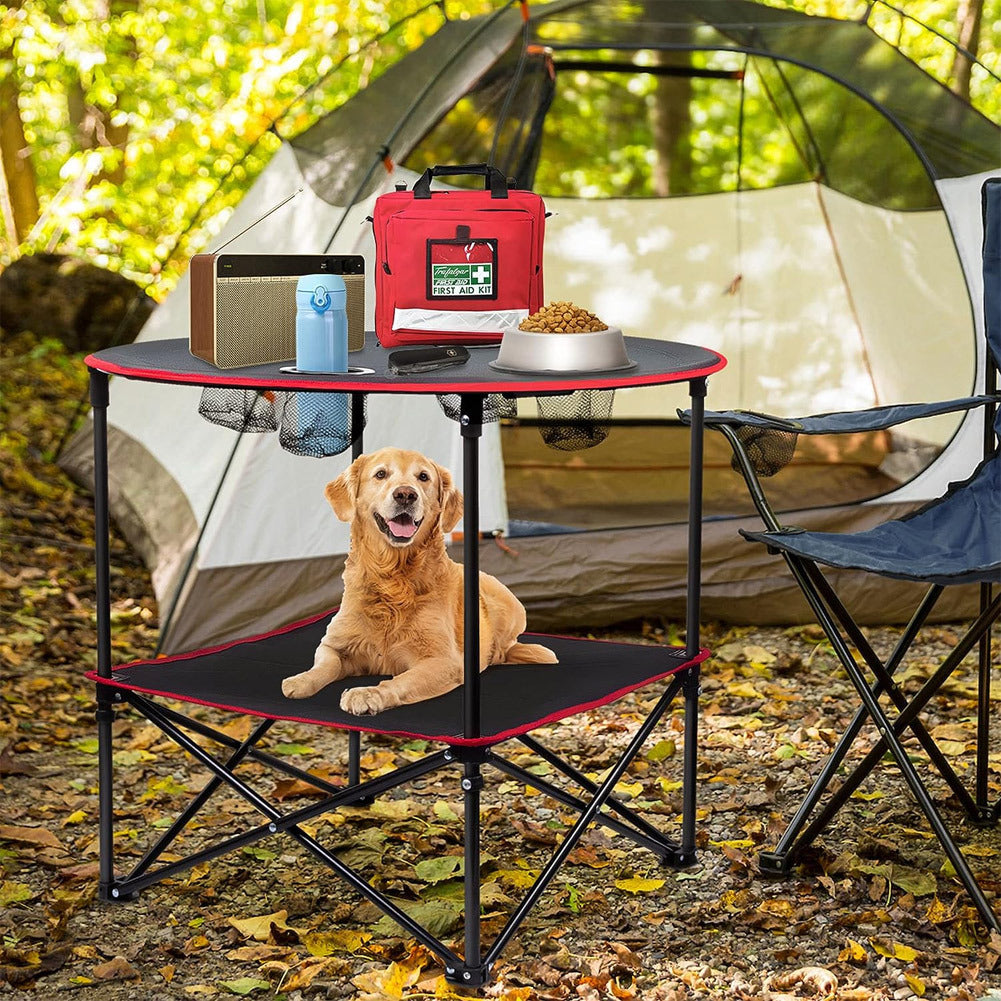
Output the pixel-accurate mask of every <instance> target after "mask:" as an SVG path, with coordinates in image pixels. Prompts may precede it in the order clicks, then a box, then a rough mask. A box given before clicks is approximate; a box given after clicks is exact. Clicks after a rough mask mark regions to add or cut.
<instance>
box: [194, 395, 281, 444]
mask: <svg viewBox="0 0 1001 1001" xmlns="http://www.w3.org/2000/svg"><path fill="white" fill-rule="evenodd" d="M284 396H285V393H280V392H273V391H270V390H266V391H264V392H260V391H258V390H256V389H221V388H219V387H215V386H206V387H205V389H203V390H202V396H201V399H200V400H199V401H198V413H200V414H201V415H202V417H204V418H205V420H207V421H209V422H210V423H212V424H218V425H219V426H220V427H224V428H229V429H230V430H231V431H247V432H250V433H251V434H262V433H264V432H267V431H277V430H278V414H279V413H280V412H281V409H282V406H283V405H284V399H283V397H284Z"/></svg>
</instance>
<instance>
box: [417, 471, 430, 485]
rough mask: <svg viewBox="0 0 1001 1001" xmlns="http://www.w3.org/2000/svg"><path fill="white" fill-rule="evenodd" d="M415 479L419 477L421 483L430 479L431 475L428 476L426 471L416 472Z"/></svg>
mask: <svg viewBox="0 0 1001 1001" xmlns="http://www.w3.org/2000/svg"><path fill="white" fill-rule="evenodd" d="M417 479H419V480H420V481H421V483H427V481H428V480H430V479H431V477H430V476H428V474H427V473H418V474H417Z"/></svg>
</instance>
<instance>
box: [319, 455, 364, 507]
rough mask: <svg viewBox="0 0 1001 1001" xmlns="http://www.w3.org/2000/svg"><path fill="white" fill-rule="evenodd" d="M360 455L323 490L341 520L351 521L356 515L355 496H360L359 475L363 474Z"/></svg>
mask: <svg viewBox="0 0 1001 1001" xmlns="http://www.w3.org/2000/svg"><path fill="white" fill-rule="evenodd" d="M363 458H364V456H359V457H358V458H357V459H355V461H354V462H352V463H351V465H350V466H348V468H347V469H345V470H344V472H343V473H341V475H340V476H338V477H337V479H336V480H332V481H331V482H330V483H328V484H327V485H326V487H324V489H323V492H324V494H325V495H326V497H327V500H328V501H329V502H330V506H331V507H332V508H333V509H334V514H336V515H337V517H338V518H340V519H341V521H350V520H351V519H352V518H353V517H354V516H355V498H356V497H357V496H358V477H359V476H360V474H361V461H362V459H363Z"/></svg>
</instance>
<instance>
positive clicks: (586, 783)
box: [519, 678, 679, 853]
mask: <svg viewBox="0 0 1001 1001" xmlns="http://www.w3.org/2000/svg"><path fill="white" fill-rule="evenodd" d="M672 684H673V685H674V688H675V690H677V687H678V684H679V682H678V681H677V678H675V680H674V681H673V682H672ZM519 740H520V741H521V742H522V743H523V744H524V745H525V746H526V747H527V748H528V749H529V750H530V751H533V752H534V753H535V754H537V755H538V756H539V757H540V758H542V760H543V761H546V762H548V763H549V764H551V765H552V766H553V767H554V768H555V769H557V771H560V772H562V773H563V774H564V775H566V777H567V778H569V779H573V781H574V782H576V783H577V785H579V786H580V787H581V789H583V790H584V791H585V792H588V793H590V794H591V795H592V796H593V795H595V793H597V791H598V785H597V783H595V782H592V781H591V780H590V779H589V778H588V777H587V776H586V775H583V774H582V773H581V772H580V771H578V770H577V769H576V768H574V767H573V766H572V765H570V764H569V763H568V762H566V761H564V760H563V759H562V758H561V757H560V756H559V755H558V754H553V752H552V751H550V750H548V748H546V747H543V745H542V744H540V743H539V742H538V741H537V740H536V739H535V738H534V737H530V736H529V735H528V734H527V733H526V734H524V735H523V736H522V737H520V738H519ZM525 781H526V782H528V783H529V785H532V784H534V783H535V782H536V781H537V776H534V775H527V777H526V779H525ZM537 788H539V789H541V788H542V786H537ZM606 805H607V806H608V808H609V809H610V810H614V811H615V812H616V813H617V814H618V815H619V816H620V817H622V818H624V819H625V820H628V821H629V823H630V824H632V826H633V827H635V828H636V829H637V830H638V831H640V832H642V833H643V834H645V835H646V836H647V838H648V839H649V840H650V841H651V842H654V843H657V842H661V847H662V848H669V849H670V851H671V852H672V853H673V852H674V851H675V850H676V849H677V847H678V846H677V845H675V844H673V843H672V844H670V845H664V844H663V840H664V836H663V835H662V834H661V832H660V831H658V830H657V828H656V827H654V826H653V824H651V823H649V822H648V821H646V820H644V819H643V818H642V817H641V816H639V815H638V814H637V813H635V812H633V811H632V810H630V809H629V807H627V806H625V805H624V804H623V803H621V802H620V801H619V800H617V799H616V798H615V797H614V796H609V797H608V800H607V804H606ZM627 830H628V828H627ZM654 850H656V849H654Z"/></svg>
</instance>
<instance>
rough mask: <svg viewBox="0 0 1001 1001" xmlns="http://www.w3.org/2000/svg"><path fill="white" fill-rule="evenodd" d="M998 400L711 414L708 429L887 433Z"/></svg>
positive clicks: (686, 416) (683, 414) (686, 417)
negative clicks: (809, 412) (802, 413)
mask: <svg viewBox="0 0 1001 1001" xmlns="http://www.w3.org/2000/svg"><path fill="white" fill-rule="evenodd" d="M999 400H1001V397H998V396H967V397H962V398H960V399H957V400H946V401H943V402H941V403H899V404H894V405H892V406H886V407H873V408H872V409H870V410H846V411H840V412H837V413H831V414H815V415H813V416H810V417H796V418H784V417H773V416H772V415H771V414H759V413H755V412H753V411H751V410H719V411H707V412H706V415H705V424H706V427H711V428H714V429H719V428H720V427H722V426H724V425H726V426H729V427H753V428H761V430H763V431H786V432H788V433H790V434H850V433H853V432H857V431H883V430H885V429H886V428H890V427H894V426H895V425H897V424H905V423H906V422H907V421H913V420H918V419H919V418H922V417H935V416H936V415H938V414H949V413H955V412H956V411H962V410H973V409H974V408H975V407H982V406H985V405H986V404H989V403H998V402H999ZM678 417H679V418H680V419H681V420H682V422H683V423H685V424H688V423H690V422H691V419H690V412H689V411H687V410H685V411H681V410H679V411H678Z"/></svg>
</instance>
